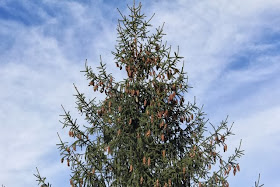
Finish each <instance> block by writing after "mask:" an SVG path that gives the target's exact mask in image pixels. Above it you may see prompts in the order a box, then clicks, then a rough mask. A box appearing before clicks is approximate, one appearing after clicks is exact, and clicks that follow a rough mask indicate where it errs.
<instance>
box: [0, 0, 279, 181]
mask: <svg viewBox="0 0 280 187" xmlns="http://www.w3.org/2000/svg"><path fill="white" fill-rule="evenodd" d="M155 2H156V3H154V2H151V3H150V4H145V3H144V6H143V12H147V15H148V16H149V15H152V13H153V12H155V13H156V15H155V17H154V19H153V21H152V24H153V25H154V26H160V25H161V23H163V22H166V24H165V30H164V31H165V33H166V34H167V36H166V37H165V38H164V40H167V42H168V43H169V44H172V46H173V49H176V47H177V45H180V52H181V55H182V56H184V57H185V61H186V63H185V67H186V71H187V72H188V75H189V77H190V79H189V80H190V84H191V85H193V86H194V88H193V89H192V90H191V91H190V92H191V93H190V94H188V95H186V96H187V97H188V98H191V97H190V95H196V96H197V98H198V100H199V103H200V104H201V103H203V104H205V106H206V113H209V118H210V121H214V122H217V121H219V120H221V119H223V118H224V117H225V116H226V114H229V115H230V116H231V117H230V120H231V121H235V120H236V123H235V126H234V132H235V133H236V136H235V137H234V138H233V139H232V140H233V141H232V144H231V145H229V147H233V146H237V145H238V141H239V139H240V138H242V139H243V145H244V149H245V150H246V152H245V153H246V155H245V156H244V158H243V159H241V162H242V165H243V166H242V173H240V175H237V177H240V176H245V177H247V178H245V177H241V178H233V179H232V181H233V182H235V180H237V179H238V180H237V183H236V185H237V184H239V185H240V183H238V181H239V179H240V181H242V184H248V185H253V182H254V180H255V179H256V178H257V174H258V172H262V171H264V173H265V174H264V177H265V178H264V179H263V180H262V181H263V182H264V183H265V184H266V185H268V186H276V181H275V180H276V179H272V178H271V177H270V176H269V175H268V174H266V172H267V173H269V172H271V171H270V170H269V167H272V166H273V165H274V166H279V164H277V163H279V159H278V157H277V156H275V155H276V153H277V154H278V153H279V151H278V149H277V148H278V147H279V138H278V136H277V133H279V130H280V129H279V128H278V125H277V122H278V121H279V119H278V117H277V116H278V115H277V114H278V113H279V110H280V109H279V106H280V103H279V102H278V100H277V98H278V95H279V93H280V89H279V88H278V87H277V85H279V82H280V80H279V78H278V77H279V76H277V75H278V72H279V68H280V66H279V63H278V61H279V55H278V54H262V53H261V52H263V51H266V50H270V49H275V48H276V47H277V45H278V44H276V43H275V44H274V43H262V42H263V41H265V36H266V33H264V30H265V31H266V32H267V31H269V32H270V31H271V32H279V30H280V28H279V26H277V24H276V23H277V20H279V18H277V17H279V14H278V13H277V11H279V10H277V7H279V4H280V2H279V1H275V0H267V1H262V0H258V1H246V2H245V1H239V0H237V1H234V2H232V1H230V2H229V1H195V2H194V1H184V0H180V1H174V2H173V3H170V2H169V1H155ZM44 3H46V4H48V6H51V7H56V8H58V7H63V11H61V12H58V13H57V14H56V15H55V16H54V17H52V16H49V15H48V14H47V13H46V12H45V11H44V10H43V8H42V9H40V10H39V11H38V12H39V13H38V14H39V15H40V16H41V17H43V18H44V19H47V20H45V22H43V23H41V25H37V26H30V27H28V26H24V25H22V24H18V23H17V22H15V21H3V20H2V21H0V25H1V31H0V36H5V37H3V41H6V43H5V45H3V46H2V45H1V44H0V48H1V49H2V48H3V52H2V53H1V54H0V61H1V65H0V67H1V69H0V80H1V83H0V86H1V88H2V90H1V92H0V99H1V103H0V108H1V110H2V112H1V113H0V121H1V131H0V141H1V142H8V143H7V144H1V145H0V150H1V152H2V153H4V154H1V155H0V160H1V161H4V164H3V165H2V167H1V168H0V181H1V183H3V184H5V185H6V186H21V185H23V184H24V185H23V186H33V185H36V183H35V178H34V177H33V176H32V174H33V173H35V167H36V166H38V167H39V169H40V171H41V173H42V174H43V175H45V176H47V177H48V176H50V175H51V176H50V177H49V178H50V179H55V181H56V180H59V179H58V178H56V176H62V174H61V172H65V171H68V170H67V168H65V167H64V166H63V167H60V166H61V165H60V164H59V163H57V162H55V163H52V162H53V160H55V159H57V158H58V157H59V156H58V151H57V150H56V147H55V144H56V143H58V139H57V136H56V132H57V131H59V132H65V131H62V130H61V127H62V125H61V124H59V123H58V120H59V119H61V118H59V116H58V115H59V114H61V113H62V110H61V108H60V104H63V105H65V107H66V108H67V110H68V109H69V110H73V111H74V110H75V109H74V107H75V104H74V98H73V97H72V95H73V93H74V89H73V86H72V83H76V84H77V85H78V87H79V88H80V89H81V90H82V91H84V92H86V93H87V95H90V96H91V97H92V90H91V89H88V87H87V82H86V81H85V79H84V77H83V74H82V73H80V72H79V71H80V70H82V69H83V67H84V64H83V63H84V60H85V59H86V58H88V59H89V64H90V65H92V66H93V67H96V66H97V65H98V64H99V55H102V58H103V61H104V62H105V63H107V64H108V71H109V72H114V75H116V76H117V77H122V76H123V75H122V74H121V72H119V71H118V72H115V71H114V70H115V69H114V67H115V64H114V63H113V62H114V61H113V57H112V56H111V53H110V52H111V51H112V50H114V45H115V44H116V42H115V40H116V30H115V29H116V25H117V22H116V21H117V19H115V17H114V16H116V15H117V11H115V12H113V13H111V14H110V15H109V14H108V15H104V10H106V11H108V10H109V8H110V7H109V6H106V5H104V4H101V1H99V2H97V3H93V4H91V5H83V4H79V3H77V2H65V1H64V2H56V1H44ZM145 5H147V6H146V7H145ZM148 5H149V6H148ZM29 6H30V5H29ZM100 7H102V9H101V8H100ZM67 16H69V17H67ZM264 28H265V29H264ZM91 36H92V37H91ZM4 39H5V40H4ZM256 43H257V44H256ZM4 49H5V50H4ZM247 51H249V52H253V54H254V55H255V56H254V57H255V58H254V59H253V60H254V61H251V62H250V63H249V64H246V65H244V64H242V62H239V63H241V65H242V68H239V69H238V68H237V69H231V68H230V65H232V64H231V63H233V60H234V59H235V57H238V55H239V54H240V53H241V52H242V53H245V54H246V53H247ZM256 51H257V52H256ZM256 87H257V88H256ZM240 89H242V90H240ZM190 100H191V99H190ZM62 136H63V138H64V139H65V140H67V137H66V136H65V135H63V134H62ZM264 147H268V148H267V149H269V150H270V151H271V152H274V153H275V154H269V155H268V154H267V153H266V151H263V152H260V148H262V149H263V148H264ZM263 150H265V149H263ZM55 152H57V155H55V156H53V157H52V158H48V159H49V160H48V159H47V158H45V157H44V155H51V154H53V153H55ZM256 154H257V155H258V156H256ZM261 158H266V160H265V161H264V162H263V163H261V164H259V167H258V168H257V169H258V171H255V170H254V169H255V167H254V166H253V165H254V164H255V163H260V162H261V161H260V159H261ZM58 162H59V160H58ZM34 163H36V164H34ZM42 163H43V165H41V164H42ZM40 166H42V168H40ZM243 168H244V169H243ZM274 171H275V170H274ZM14 173H16V174H17V175H14ZM65 176H66V177H67V176H68V174H65V175H63V177H65ZM65 180H67V178H66V179H65ZM14 181H20V182H18V183H16V185H15V183H14ZM50 181H51V180H50ZM243 182H244V183H243ZM53 184H54V183H53ZM66 184H68V182H67V183H66ZM54 185H55V184H54ZM244 186H246V185H244Z"/></svg>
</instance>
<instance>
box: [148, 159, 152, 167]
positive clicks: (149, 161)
mask: <svg viewBox="0 0 280 187" xmlns="http://www.w3.org/2000/svg"><path fill="white" fill-rule="evenodd" d="M150 165H151V158H150V157H149V158H148V166H150Z"/></svg>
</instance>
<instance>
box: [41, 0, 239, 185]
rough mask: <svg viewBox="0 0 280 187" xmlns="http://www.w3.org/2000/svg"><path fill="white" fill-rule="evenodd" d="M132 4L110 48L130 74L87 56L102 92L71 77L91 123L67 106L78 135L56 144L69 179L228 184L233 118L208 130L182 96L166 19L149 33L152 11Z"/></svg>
mask: <svg viewBox="0 0 280 187" xmlns="http://www.w3.org/2000/svg"><path fill="white" fill-rule="evenodd" d="M129 9H130V15H129V16H125V15H122V13H121V12H120V15H121V19H120V20H119V24H118V27H117V32H118V40H117V42H118V43H117V45H116V50H115V52H112V54H113V55H114V59H115V62H116V68H117V69H119V70H120V71H122V72H124V73H125V74H126V78H124V79H123V80H122V81H116V79H115V78H114V77H113V75H112V74H108V73H107V72H106V65H105V64H104V63H103V62H102V60H100V67H99V74H95V73H94V72H93V70H92V68H91V67H90V66H88V65H87V63H86V65H85V70H84V71H83V72H84V73H85V76H86V77H87V79H88V80H89V86H90V87H92V89H93V92H101V93H103V94H105V99H104V100H103V101H100V102H99V103H97V102H96V101H95V99H93V100H89V101H87V99H86V97H85V95H84V94H83V93H81V92H79V90H78V88H77V87H76V86H75V85H74V87H75V89H76V91H77V94H76V95H75V97H76V99H77V101H76V104H77V109H78V111H79V112H80V113H81V115H82V116H84V117H85V121H86V122H87V124H88V125H87V126H85V125H84V126H83V127H81V126H80V125H78V123H77V121H76V120H75V119H73V118H72V117H71V115H70V112H68V111H66V110H65V109H64V108H63V110H64V115H63V118H64V121H62V123H63V128H68V129H69V136H70V137H72V138H73V142H72V143H70V144H68V143H66V142H63V141H62V140H61V139H60V144H58V146H59V149H60V152H61V156H62V158H61V162H62V163H63V162H66V164H67V165H68V166H69V167H70V168H71V170H72V175H71V179H70V184H71V186H156V187H159V186H164V187H170V186H176V187H179V186H199V187H201V186H229V184H228V181H227V178H228V176H229V175H230V173H232V174H233V175H236V173H237V171H240V166H239V164H238V162H237V158H239V157H240V156H242V154H243V151H242V150H241V149H240V146H239V147H238V148H236V149H235V152H234V153H233V154H232V155H231V156H229V157H227V159H224V158H223V157H222V153H223V152H226V151H227V143H226V141H227V140H228V137H229V136H230V135H233V133H232V131H231V127H232V126H230V127H229V126H228V125H227V124H228V122H227V120H225V121H222V122H221V123H220V124H219V125H218V126H217V127H215V126H213V125H212V127H213V130H212V131H208V130H207V128H206V127H207V124H209V123H208V120H206V119H205V114H204V113H203V111H202V109H201V108H199V107H198V106H197V104H196V103H195V101H193V102H190V101H188V102H186V101H185V99H184V94H185V93H187V92H188V90H189V88H190V86H189V84H188V79H187V76H186V73H185V72H184V69H183V64H182V68H178V66H179V65H178V63H180V62H181V60H182V57H180V56H179V48H178V50H177V51H176V52H174V55H173V53H172V52H171V47H170V46H167V44H166V43H163V36H164V33H163V26H162V27H159V28H157V29H156V32H155V33H153V34H149V28H150V27H151V24H150V20H151V19H148V20H146V16H145V15H144V14H142V13H141V4H139V6H135V4H134V5H133V6H132V7H129ZM59 138H60V137H59ZM240 144H241V142H240ZM219 147H221V148H219ZM82 148H84V149H82ZM36 177H37V178H38V181H39V184H42V186H50V184H46V183H45V178H41V176H40V174H39V173H38V175H36Z"/></svg>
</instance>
